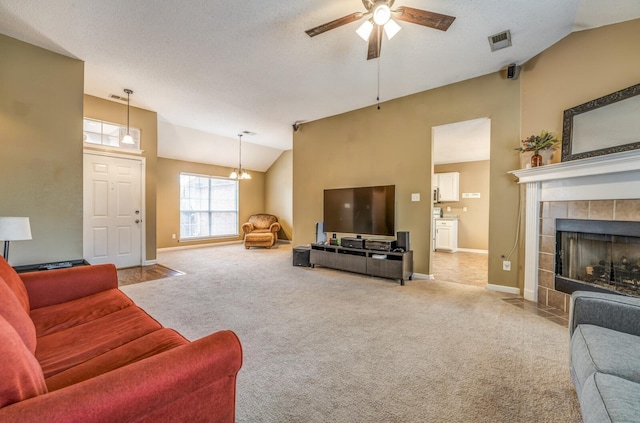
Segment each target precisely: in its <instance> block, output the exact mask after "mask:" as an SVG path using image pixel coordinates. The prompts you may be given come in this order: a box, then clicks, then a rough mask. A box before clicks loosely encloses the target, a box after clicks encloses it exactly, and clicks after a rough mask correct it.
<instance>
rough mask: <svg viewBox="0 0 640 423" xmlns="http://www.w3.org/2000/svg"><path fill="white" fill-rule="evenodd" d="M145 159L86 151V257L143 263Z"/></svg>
mask: <svg viewBox="0 0 640 423" xmlns="http://www.w3.org/2000/svg"><path fill="white" fill-rule="evenodd" d="M141 177H142V161H141V160H139V159H126V158H120V157H112V156H106V155H100V154H91V153H85V154H84V200H83V203H84V207H83V209H84V212H83V213H84V218H83V221H84V223H83V225H84V231H83V232H84V236H83V246H84V247H83V250H84V259H85V260H87V261H88V262H89V263H91V264H101V263H113V264H115V265H116V267H117V268H123V267H131V266H140V265H141V264H142V263H141V257H142V254H141V248H142V210H141V204H142V200H141V193H142V191H141V187H142V179H141Z"/></svg>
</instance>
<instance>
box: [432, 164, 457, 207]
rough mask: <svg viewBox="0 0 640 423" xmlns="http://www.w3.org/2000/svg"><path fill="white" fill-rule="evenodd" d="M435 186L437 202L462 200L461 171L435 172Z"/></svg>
mask: <svg viewBox="0 0 640 423" xmlns="http://www.w3.org/2000/svg"><path fill="white" fill-rule="evenodd" d="M433 188H434V190H435V197H436V198H434V200H435V201H436V202H437V203H442V202H449V201H460V172H445V173H434V174H433Z"/></svg>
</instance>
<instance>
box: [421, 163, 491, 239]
mask: <svg viewBox="0 0 640 423" xmlns="http://www.w3.org/2000/svg"><path fill="white" fill-rule="evenodd" d="M490 170H491V169H490V162H489V160H483V161H477V162H463V163H448V164H441V165H436V166H434V169H433V171H434V173H441V172H460V201H456V202H443V203H440V204H438V206H439V207H442V209H443V211H444V213H448V214H457V215H459V216H460V219H459V221H458V248H467V249H471V250H487V249H488V248H489V189H490V183H489V182H490V181H489V172H490ZM465 192H470V193H480V198H462V193H465ZM447 207H451V211H447ZM465 207H466V208H467V211H464V208H465Z"/></svg>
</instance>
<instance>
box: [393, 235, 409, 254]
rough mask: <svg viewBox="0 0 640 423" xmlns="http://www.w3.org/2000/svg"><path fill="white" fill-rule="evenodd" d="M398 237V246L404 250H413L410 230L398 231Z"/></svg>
mask: <svg viewBox="0 0 640 423" xmlns="http://www.w3.org/2000/svg"><path fill="white" fill-rule="evenodd" d="M397 238H398V243H397V245H396V247H398V248H402V249H403V250H404V251H410V250H411V246H410V245H409V232H398V234H397Z"/></svg>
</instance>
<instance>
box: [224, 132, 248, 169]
mask: <svg viewBox="0 0 640 423" xmlns="http://www.w3.org/2000/svg"><path fill="white" fill-rule="evenodd" d="M242 135H243V134H238V139H239V140H240V148H239V150H238V151H239V153H238V168H237V169H233V172H231V175H229V178H231V179H251V175H249V173H248V172H247V171H246V170H245V169H243V168H242Z"/></svg>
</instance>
